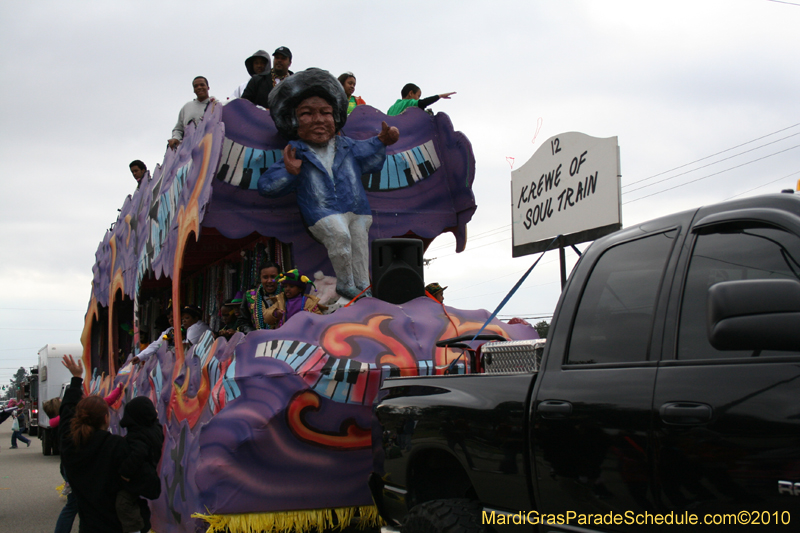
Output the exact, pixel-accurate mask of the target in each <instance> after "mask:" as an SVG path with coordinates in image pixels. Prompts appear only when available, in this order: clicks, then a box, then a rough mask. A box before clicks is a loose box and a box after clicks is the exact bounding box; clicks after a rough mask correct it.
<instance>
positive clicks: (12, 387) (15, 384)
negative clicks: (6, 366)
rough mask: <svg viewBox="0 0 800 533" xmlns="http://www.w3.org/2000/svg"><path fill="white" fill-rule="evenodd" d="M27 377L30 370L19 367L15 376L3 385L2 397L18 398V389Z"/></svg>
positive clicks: (8, 398)
mask: <svg viewBox="0 0 800 533" xmlns="http://www.w3.org/2000/svg"><path fill="white" fill-rule="evenodd" d="M27 377H28V371H27V370H25V367H22V366H21V367H19V370H17V372H16V373H15V374H14V377H13V378H11V380H10V382H9V384H8V385H4V386H3V394H2V398H3V399H4V400H10V399H12V398H16V397H17V391H18V390H19V389H20V388H21V387H22V384H23V383H24V382H25V380H26V378H27Z"/></svg>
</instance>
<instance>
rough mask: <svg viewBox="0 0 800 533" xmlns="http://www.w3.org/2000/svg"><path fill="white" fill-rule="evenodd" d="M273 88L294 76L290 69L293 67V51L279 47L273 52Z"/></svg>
mask: <svg viewBox="0 0 800 533" xmlns="http://www.w3.org/2000/svg"><path fill="white" fill-rule="evenodd" d="M272 59H273V61H272V86H273V87H275V86H276V85H278V84H279V83H280V82H282V81H283V80H285V79H286V78H288V77H289V76H291V75H292V74H294V72H292V71H291V70H289V67H291V66H292V51H291V50H289V49H288V48H286V47H285V46H279V47H278V48H276V49H275V51H274V52H272Z"/></svg>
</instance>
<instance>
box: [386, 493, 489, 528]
mask: <svg viewBox="0 0 800 533" xmlns="http://www.w3.org/2000/svg"><path fill="white" fill-rule="evenodd" d="M400 529H401V531H402V532H403V533H487V532H489V531H491V530H490V529H489V528H488V527H486V526H485V525H483V524H482V523H481V505H480V504H479V503H478V502H475V501H472V500H462V499H453V500H432V501H429V502H425V503H421V504H419V505H416V506H414V508H413V509H411V511H409V512H408V515H406V519H405V521H404V522H403V526H402V527H401V528H400Z"/></svg>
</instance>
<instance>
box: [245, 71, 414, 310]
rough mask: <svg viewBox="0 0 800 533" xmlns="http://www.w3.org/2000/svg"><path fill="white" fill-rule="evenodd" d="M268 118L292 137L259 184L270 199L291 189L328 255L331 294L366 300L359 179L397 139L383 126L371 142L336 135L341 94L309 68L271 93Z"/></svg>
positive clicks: (368, 216)
mask: <svg viewBox="0 0 800 533" xmlns="http://www.w3.org/2000/svg"><path fill="white" fill-rule="evenodd" d="M269 100H270V116H271V117H272V120H273V122H274V123H275V126H276V128H277V129H278V132H280V133H281V135H283V136H284V137H285V138H287V139H290V141H289V144H288V145H287V146H286V147H285V148H284V149H283V159H282V160H280V161H277V162H276V163H274V164H273V165H272V166H271V167H270V168H269V169H267V171H266V172H264V173H263V174H262V175H261V177H260V178H259V179H258V192H259V194H261V195H262V196H266V197H269V198H272V197H277V196H283V195H285V194H288V193H290V192H293V191H295V192H296V194H297V205H298V207H299V208H300V214H301V215H302V216H303V221H304V222H305V223H306V225H307V226H308V230H309V232H311V235H313V236H314V238H316V239H317V240H318V241H320V242H321V243H322V244H323V246H325V249H326V250H327V251H328V258H329V259H330V261H331V265H332V266H333V271H334V273H335V274H336V292H338V293H339V294H340V295H342V296H344V297H345V298H348V299H351V298H356V297H358V296H359V295H360V294H361V293H362V292H363V293H364V294H365V295H366V296H371V294H369V291H368V290H367V288H368V287H369V285H370V280H369V228H370V226H371V225H372V210H371V209H370V205H369V200H368V199H367V193H366V191H365V190H364V184H363V182H362V181H361V176H362V175H363V174H367V173H372V172H380V170H381V168H383V164H384V162H385V161H386V147H387V146H388V145H391V144H394V143H396V142H397V141H398V139H399V138H400V132H399V131H398V129H397V128H395V127H392V128H390V127H389V126H388V124H386V122H383V123H382V124H381V129H380V131H379V132H377V135H375V136H374V137H371V138H368V139H363V140H355V139H351V138H349V137H346V136H344V135H336V133H337V132H339V131H340V130H341V129H342V127H343V126H344V124H345V122H347V95H346V94H345V92H344V89H343V88H342V84H341V83H339V80H337V79H336V78H335V77H333V76H332V75H331V73H330V72H328V71H325V70H322V69H318V68H310V69H307V70H304V71H302V72H298V73H297V74H295V75H293V76H290V77H289V78H287V79H286V80H285V81H283V82H282V83H281V84H280V85H278V86H277V87H275V89H274V90H273V91H272V94H270V98H269Z"/></svg>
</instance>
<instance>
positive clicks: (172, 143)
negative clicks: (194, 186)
mask: <svg viewBox="0 0 800 533" xmlns="http://www.w3.org/2000/svg"><path fill="white" fill-rule="evenodd" d="M192 89H193V90H194V94H195V96H197V98H195V99H194V100H192V101H191V102H187V103H186V104H185V105H184V106H183V107H182V108H181V111H180V113H178V122H177V124H175V127H174V128H173V129H172V138H171V139H170V140H168V141H167V146H169V147H170V148H172V149H173V150H174V149H176V148H177V147H178V145H179V144H181V141H182V140H183V132H184V130H185V129H186V126H188V125H189V123H190V122H192V121H194V122H195V123H197V122H199V121H200V120H202V119H203V115H204V114H205V112H206V107H208V104H209V103H211V102H213V101H215V100H216V98H214V97H213V96H209V95H208V80H207V79H206V78H205V77H204V76H197V77H196V78H195V79H193V80H192Z"/></svg>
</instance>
